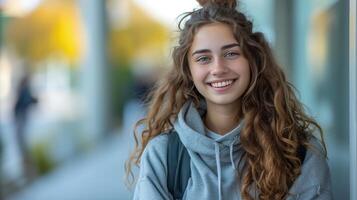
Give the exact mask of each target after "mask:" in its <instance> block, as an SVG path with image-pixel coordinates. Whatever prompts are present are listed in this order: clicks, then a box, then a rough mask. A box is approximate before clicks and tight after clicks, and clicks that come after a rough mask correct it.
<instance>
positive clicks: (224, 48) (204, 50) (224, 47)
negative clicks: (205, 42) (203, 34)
mask: <svg viewBox="0 0 357 200" xmlns="http://www.w3.org/2000/svg"><path fill="white" fill-rule="evenodd" d="M236 46H238V47H239V44H238V43H232V44H227V45H224V46H223V47H222V48H221V50H226V49H230V48H233V47H236ZM208 52H211V50H209V49H199V50H196V51H194V52H193V53H192V54H191V56H194V55H195V54H200V53H208Z"/></svg>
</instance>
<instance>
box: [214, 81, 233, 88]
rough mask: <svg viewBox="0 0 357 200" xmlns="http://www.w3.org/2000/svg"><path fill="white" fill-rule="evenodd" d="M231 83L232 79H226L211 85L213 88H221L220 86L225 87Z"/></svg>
mask: <svg viewBox="0 0 357 200" xmlns="http://www.w3.org/2000/svg"><path fill="white" fill-rule="evenodd" d="M232 83H233V80H228V81H222V82H215V83H211V86H212V87H215V88H221V87H226V86H228V85H230V84H232Z"/></svg>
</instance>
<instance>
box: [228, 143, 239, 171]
mask: <svg viewBox="0 0 357 200" xmlns="http://www.w3.org/2000/svg"><path fill="white" fill-rule="evenodd" d="M237 139H238V136H235V137H234V138H233V140H232V142H231V144H230V145H229V157H230V158H231V164H232V167H233V169H235V170H236V169H237V167H236V164H235V162H234V159H233V146H234V144H235V142H236V140H237Z"/></svg>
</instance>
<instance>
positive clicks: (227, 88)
mask: <svg viewBox="0 0 357 200" xmlns="http://www.w3.org/2000/svg"><path fill="white" fill-rule="evenodd" d="M230 80H232V81H233V82H232V83H231V84H229V85H227V86H224V87H219V88H218V87H213V86H212V85H211V84H212V83H218V82H224V81H230ZM236 81H237V78H234V79H222V80H214V81H209V82H207V85H208V86H209V87H210V88H211V89H212V90H214V91H215V92H217V93H225V92H226V91H228V90H229V89H230V88H231V87H232V86H233V84H234V83H235V82H236Z"/></svg>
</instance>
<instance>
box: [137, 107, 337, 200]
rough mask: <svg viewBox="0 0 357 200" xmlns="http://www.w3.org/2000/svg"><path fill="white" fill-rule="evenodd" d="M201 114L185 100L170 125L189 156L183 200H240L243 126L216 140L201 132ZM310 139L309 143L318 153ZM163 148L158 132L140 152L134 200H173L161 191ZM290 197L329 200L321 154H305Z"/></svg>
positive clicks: (164, 138)
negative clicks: (189, 171) (189, 176)
mask: <svg viewBox="0 0 357 200" xmlns="http://www.w3.org/2000/svg"><path fill="white" fill-rule="evenodd" d="M203 113H204V109H202V108H199V109H196V108H195V107H194V105H193V103H190V102H188V103H186V104H185V105H184V106H183V107H182V109H181V111H180V113H179V115H178V118H177V120H176V122H175V123H174V128H175V130H176V131H177V133H178V135H179V137H180V139H181V141H182V143H183V145H184V146H185V147H186V148H187V150H188V153H189V155H190V157H191V163H190V164H191V178H190V179H189V180H188V184H187V187H186V190H185V193H184V197H183V199H190V200H192V199H204V200H231V199H232V200H233V199H234V200H240V199H242V197H241V194H240V183H239V178H238V174H239V171H241V170H240V169H241V168H240V167H238V162H239V159H240V158H241V156H242V153H243V150H242V148H240V145H239V134H240V130H241V127H242V126H243V123H242V122H241V123H240V124H239V125H238V127H236V128H235V129H233V130H232V131H231V132H229V133H227V134H225V135H224V136H221V135H218V134H216V133H213V132H212V131H209V130H207V129H206V128H205V126H204V124H203V122H202V119H201V115H202V114H203ZM315 140H316V139H314V140H313V141H312V143H313V144H316V145H315V146H316V147H317V149H318V150H320V151H321V149H322V148H321V146H320V145H319V143H318V142H317V140H316V141H315ZM167 144H168V136H167V134H162V135H159V136H157V137H155V138H153V139H152V140H151V141H150V142H149V144H148V145H147V147H146V148H145V150H144V153H143V155H142V157H141V165H140V175H139V179H138V182H137V184H136V188H135V193H134V200H161V199H162V200H171V199H173V197H172V196H171V194H170V193H169V191H168V188H167V173H168V171H167ZM239 166H241V165H239ZM237 168H238V169H237ZM290 193H291V195H289V196H288V198H287V200H293V199H302V200H309V199H314V200H315V199H317V200H330V199H332V193H331V180H330V172H329V168H328V165H327V162H326V159H325V158H324V157H323V156H322V155H321V153H318V152H314V151H312V150H311V151H310V150H308V151H307V153H306V157H305V160H304V163H303V166H302V174H301V175H300V176H299V177H298V178H297V180H296V181H295V183H294V184H293V186H292V187H291V189H290ZM257 199H258V198H257Z"/></svg>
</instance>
